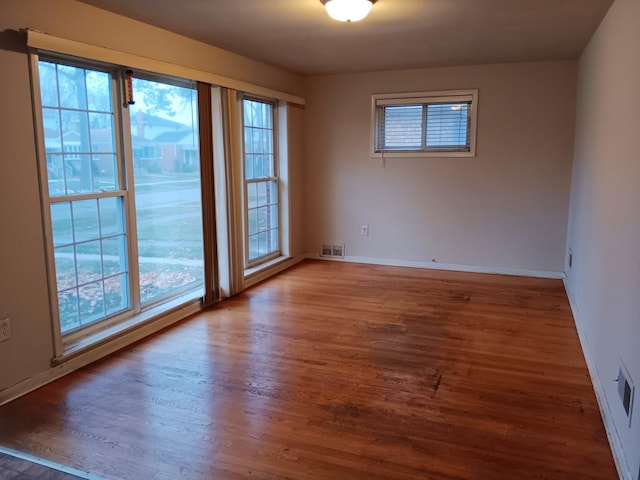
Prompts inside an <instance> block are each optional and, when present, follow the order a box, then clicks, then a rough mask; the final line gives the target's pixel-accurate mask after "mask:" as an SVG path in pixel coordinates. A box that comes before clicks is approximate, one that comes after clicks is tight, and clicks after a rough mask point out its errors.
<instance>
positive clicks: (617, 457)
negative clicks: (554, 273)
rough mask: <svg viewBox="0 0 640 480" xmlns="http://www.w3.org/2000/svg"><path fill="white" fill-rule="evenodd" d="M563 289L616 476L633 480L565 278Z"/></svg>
mask: <svg viewBox="0 0 640 480" xmlns="http://www.w3.org/2000/svg"><path fill="white" fill-rule="evenodd" d="M564 289H565V291H566V292H567V298H568V299H569V305H570V306H571V312H572V313H573V321H574V323H575V325H576V330H577V331H578V338H579V339H580V345H581V346H582V353H583V355H584V359H585V361H586V363H587V368H588V369H589V376H590V377H591V383H592V385H593V390H594V392H595V394H596V400H597V402H598V407H599V408H600V415H601V416H602V422H603V423H604V429H605V431H606V433H607V438H608V440H609V446H610V448H611V453H612V454H613V461H614V462H615V464H616V469H617V470H618V475H619V476H620V480H635V479H634V478H633V475H632V474H631V468H630V466H629V462H627V459H626V457H625V455H624V450H623V449H622V442H621V441H620V436H619V435H618V429H617V428H616V426H615V424H614V422H613V416H612V415H611V410H610V408H609V402H608V401H607V397H606V395H605V393H604V388H603V386H602V381H601V380H600V375H599V374H598V370H597V368H596V364H595V361H594V360H593V356H592V354H591V346H590V345H589V338H588V336H587V332H586V331H585V329H584V327H583V324H582V317H581V316H580V311H579V310H578V306H577V304H576V302H575V299H574V297H573V294H572V292H571V289H570V288H569V286H568V284H567V280H566V278H565V279H564Z"/></svg>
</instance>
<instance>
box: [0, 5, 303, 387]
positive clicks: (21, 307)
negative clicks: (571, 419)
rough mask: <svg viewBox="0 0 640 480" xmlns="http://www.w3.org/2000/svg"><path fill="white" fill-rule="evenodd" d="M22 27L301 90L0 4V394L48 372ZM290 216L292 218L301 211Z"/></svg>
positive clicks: (142, 34)
mask: <svg viewBox="0 0 640 480" xmlns="http://www.w3.org/2000/svg"><path fill="white" fill-rule="evenodd" d="M26 27H30V28H33V29H35V30H39V31H43V32H47V33H51V34H53V35H57V36H60V37H63V38H68V39H71V40H77V41H82V42H85V43H89V44H94V45H100V46H105V47H108V48H112V49H115V50H120V51H125V52H129V53H133V54H137V55H143V56H147V57H150V58H155V59H158V60H163V61H166V62H172V63H176V64H180V65H183V66H187V67H191V68H196V69H199V70H204V71H207V72H213V73H218V74H221V75H224V76H227V77H230V78H235V79H238V80H244V81H248V82H251V83H255V84H258V85H261V86H265V87H269V88H273V89H276V90H281V91H286V92H290V93H293V94H298V95H299V94H300V93H301V92H302V80H301V78H300V77H299V76H298V75H294V74H292V73H289V72H286V71H283V70H280V69H277V68H274V67H271V66H268V65H265V64H262V63H258V62H255V61H252V60H249V59H247V58H244V57H241V56H238V55H235V54H232V53H229V52H226V51H224V50H221V49H219V48H215V47H211V46H207V45H204V44H202V43H199V42H196V41H193V40H189V39H187V38H185V37H181V36H179V35H175V34H173V33H170V32H167V31H164V30H161V29H158V28H156V27H152V26H149V25H145V24H143V23H140V22H136V21H133V20H130V19H127V18H125V17H121V16H118V15H114V14H111V13H108V12H105V11H103V10H99V9H97V8H94V7H90V6H88V5H85V4H82V3H79V2H75V1H73V0H55V1H51V0H2V1H1V2H0V105H2V119H1V120H0V145H2V149H1V153H0V155H1V157H0V158H1V160H0V165H1V168H2V170H1V171H0V225H1V227H0V228H1V230H0V273H1V275H0V318H4V317H10V318H11V321H12V327H13V338H12V339H11V340H9V341H6V342H2V343H0V395H1V394H2V391H3V390H5V389H7V388H8V387H11V386H13V385H15V384H17V383H19V382H21V381H23V380H25V379H28V378H31V377H34V376H36V375H39V374H43V373H45V374H46V373H47V372H49V371H50V364H49V362H50V359H51V357H52V356H53V349H52V333H51V320H50V313H49V304H48V291H47V279H46V268H45V257H44V250H45V246H44V240H43V229H42V221H41V210H40V197H39V184H38V171H37V161H36V152H35V140H34V126H33V119H32V102H31V90H30V83H29V82H30V79H29V63H28V57H27V54H26V47H25V45H26V37H25V36H24V35H21V34H19V33H18V30H19V29H22V28H26ZM293 110H294V114H293V117H294V118H295V119H296V120H297V122H298V123H296V124H295V125H293V126H292V134H293V135H295V136H298V135H299V136H302V134H301V133H300V134H297V133H295V132H296V128H298V127H299V125H300V124H301V121H300V117H301V113H300V112H301V111H302V110H301V109H299V108H297V109H295V108H294V109H293ZM298 110H299V111H300V112H298ZM299 128H301V127H299ZM298 131H299V130H298ZM295 145H297V146H296V147H295V148H294V154H293V155H292V158H291V162H292V163H294V165H293V167H292V168H293V169H294V175H297V176H299V175H300V172H301V171H302V170H301V166H300V165H299V163H300V162H299V160H298V159H297V158H295V156H297V155H299V154H300V146H299V144H295ZM293 194H294V199H293V201H294V202H298V197H299V196H300V194H301V192H300V191H299V189H296V190H295V191H294V192H293ZM298 203H299V202H298ZM292 215H294V216H296V215H297V217H296V219H294V221H295V222H298V223H300V222H299V215H300V213H299V212H297V211H295V212H293V213H292ZM294 231H295V232H296V233H295V235H296V237H295V238H294V241H296V242H298V244H297V245H294V246H293V249H294V251H301V250H302V248H301V246H300V244H301V241H302V240H301V238H300V233H299V231H300V227H299V226H296V227H295V228H294Z"/></svg>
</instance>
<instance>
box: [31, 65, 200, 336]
mask: <svg viewBox="0 0 640 480" xmlns="http://www.w3.org/2000/svg"><path fill="white" fill-rule="evenodd" d="M37 65H38V69H37V76H36V78H35V79H36V83H35V84H36V85H38V88H37V91H36V92H35V93H36V97H38V96H39V105H38V107H39V117H40V119H41V125H40V127H41V128H40V132H41V136H42V139H41V148H42V150H43V153H44V155H43V157H44V158H42V159H41V170H42V175H41V177H42V179H43V184H42V186H43V198H44V199H45V202H46V206H47V209H48V215H45V216H46V217H47V218H46V220H47V223H48V226H49V228H48V230H49V245H48V250H49V252H50V259H51V261H50V266H51V268H52V270H53V274H52V276H51V278H52V280H51V281H52V283H53V284H54V288H53V290H54V291H55V292H57V294H56V296H55V297H54V299H53V300H52V304H53V306H54V310H55V312H54V313H55V315H54V316H55V317H56V319H57V323H58V324H59V330H60V333H61V334H62V335H69V334H74V333H75V332H79V331H84V330H85V329H86V328H89V327H92V328H93V327H94V326H97V325H99V324H101V323H103V322H107V324H109V325H110V324H112V323H115V322H117V321H119V320H121V319H122V320H123V319H126V318H130V317H131V316H133V315H135V314H137V313H140V312H141V311H142V310H144V309H145V308H147V307H148V306H151V305H158V304H162V303H163V302H165V301H167V300H172V299H174V298H176V297H177V296H180V295H186V294H191V295H193V296H199V295H201V292H202V289H203V248H202V208H201V197H200V177H199V163H198V162H199V144H198V131H197V95H196V91H195V88H194V85H191V84H190V83H189V82H187V81H181V80H177V79H170V78H155V77H154V78H152V79H147V78H145V77H144V75H141V76H140V78H135V79H134V81H133V88H134V91H135V92H136V104H135V105H132V106H131V108H123V106H122V105H123V102H122V95H121V94H120V86H121V85H122V82H121V77H120V72H119V71H118V70H116V69H111V68H110V67H109V66H104V67H97V66H95V65H94V64H87V65H83V64H82V63H80V62H76V61H75V60H68V61H67V60H66V59H62V60H61V59H58V58H52V59H47V58H43V57H41V58H39V60H38V62H37Z"/></svg>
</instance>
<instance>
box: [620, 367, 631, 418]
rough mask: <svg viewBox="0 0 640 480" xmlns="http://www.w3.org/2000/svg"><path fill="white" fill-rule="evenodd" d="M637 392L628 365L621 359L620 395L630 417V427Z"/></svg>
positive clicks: (625, 411)
mask: <svg viewBox="0 0 640 480" xmlns="http://www.w3.org/2000/svg"><path fill="white" fill-rule="evenodd" d="M634 394H635V386H634V385H633V380H631V376H630V375H629V370H627V367H626V365H625V364H624V363H623V362H622V361H621V362H620V370H619V371H618V395H620V400H621V401H622V408H623V409H624V413H625V414H626V415H627V417H629V427H630V426H631V417H632V415H633V401H634V398H633V397H634Z"/></svg>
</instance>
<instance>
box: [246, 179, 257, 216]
mask: <svg viewBox="0 0 640 480" xmlns="http://www.w3.org/2000/svg"><path fill="white" fill-rule="evenodd" d="M257 206H258V185H257V184H255V183H249V184H248V185H247V207H248V208H249V210H251V209H253V208H256V207H257Z"/></svg>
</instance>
